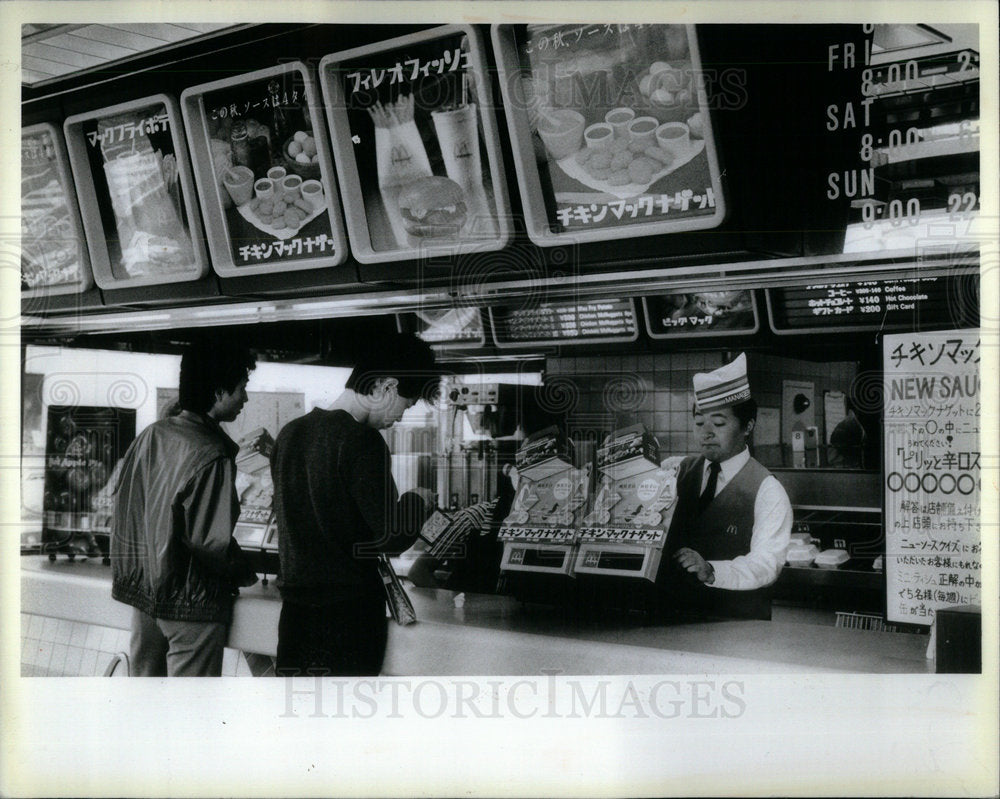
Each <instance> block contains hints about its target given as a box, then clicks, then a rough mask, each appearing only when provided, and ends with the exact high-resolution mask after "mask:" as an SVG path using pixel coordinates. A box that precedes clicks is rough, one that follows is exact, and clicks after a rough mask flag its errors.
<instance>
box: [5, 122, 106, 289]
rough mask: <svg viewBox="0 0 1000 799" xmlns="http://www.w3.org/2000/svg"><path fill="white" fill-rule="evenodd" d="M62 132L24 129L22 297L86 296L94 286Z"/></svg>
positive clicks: (43, 127)
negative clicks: (88, 290) (81, 294)
mask: <svg viewBox="0 0 1000 799" xmlns="http://www.w3.org/2000/svg"><path fill="white" fill-rule="evenodd" d="M67 159H68V156H67V154H66V145H65V144H64V143H63V140H62V132H61V131H60V130H58V129H57V128H56V127H55V125H50V124H48V123H42V124H40V125H32V126H30V127H27V128H22V129H21V296H22V297H41V296H52V295H56V294H73V293H77V292H81V291H86V290H87V289H88V288H90V287H91V286H92V285H93V282H94V278H93V274H92V273H91V271H90V259H89V258H88V257H87V248H86V247H85V246H84V238H83V223H82V222H81V220H80V209H79V207H78V206H77V204H76V194H75V192H74V190H73V182H72V178H71V177H70V172H69V161H68V160H67Z"/></svg>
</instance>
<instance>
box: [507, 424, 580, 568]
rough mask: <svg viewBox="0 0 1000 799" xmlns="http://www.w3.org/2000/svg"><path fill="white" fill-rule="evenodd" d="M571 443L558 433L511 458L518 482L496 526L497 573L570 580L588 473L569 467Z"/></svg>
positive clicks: (551, 431)
mask: <svg viewBox="0 0 1000 799" xmlns="http://www.w3.org/2000/svg"><path fill="white" fill-rule="evenodd" d="M569 447H570V442H569V441H568V440H567V439H566V437H565V436H563V435H561V434H560V433H559V431H558V429H557V428H556V427H550V428H546V429H545V430H541V431H539V432H538V433H535V434H534V435H532V436H530V437H529V438H527V439H525V441H524V442H523V443H522V444H521V447H520V448H519V449H518V451H517V454H516V456H515V465H516V466H517V470H518V475H519V480H518V486H517V492H516V493H515V494H514V500H513V501H512V502H511V508H510V513H508V514H507V518H506V519H504V521H503V524H501V526H500V533H499V535H498V538H499V539H500V540H501V541H503V542H504V548H503V557H502V559H501V561H500V568H501V569H504V570H506V571H526V572H540V573H548V574H562V575H570V574H571V573H572V568H573V562H574V559H575V555H576V546H575V545H576V538H577V531H578V529H579V527H580V523H581V521H582V520H583V513H584V512H585V511H586V506H587V498H588V496H589V495H590V467H589V465H588V466H586V467H585V468H583V469H576V468H574V467H573V466H572V465H571V464H572V461H571V457H570V456H571V452H570V449H569Z"/></svg>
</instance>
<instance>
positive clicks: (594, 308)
mask: <svg viewBox="0 0 1000 799" xmlns="http://www.w3.org/2000/svg"><path fill="white" fill-rule="evenodd" d="M490 324H491V326H492V328H493V341H494V342H495V343H496V345H497V346H498V347H501V348H503V347H518V346H521V345H523V344H596V343H607V342H616V341H621V342H629V341H635V340H636V339H637V338H639V323H638V320H637V318H636V309H635V301H634V300H631V299H624V300H623V299H607V300H594V301H593V302H584V303H576V302H546V303H542V304H541V305H539V306H537V307H533V308H517V309H512V308H490Z"/></svg>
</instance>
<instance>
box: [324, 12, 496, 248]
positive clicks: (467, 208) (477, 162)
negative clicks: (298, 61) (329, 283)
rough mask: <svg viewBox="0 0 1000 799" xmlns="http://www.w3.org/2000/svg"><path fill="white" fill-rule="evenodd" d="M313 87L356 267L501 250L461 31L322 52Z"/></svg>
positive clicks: (484, 125)
mask: <svg viewBox="0 0 1000 799" xmlns="http://www.w3.org/2000/svg"><path fill="white" fill-rule="evenodd" d="M320 83H321V86H322V89H323V98H324V100H325V102H326V108H327V118H328V119H329V123H330V130H331V132H332V140H333V146H334V150H335V152H336V155H337V169H338V172H339V175H340V183H341V187H342V188H343V191H344V196H345V198H347V199H346V200H345V208H344V211H345V213H346V216H347V229H348V234H349V235H350V238H351V247H352V250H353V252H354V255H355V257H356V258H357V259H358V260H359V261H361V262H362V263H377V262H381V261H394V260H400V259H405V258H417V257H420V256H422V255H423V254H425V253H434V254H436V255H440V254H443V253H464V252H488V251H491V250H498V249H501V248H502V247H503V246H504V245H505V244H506V243H507V241H508V240H509V238H510V230H509V223H508V216H509V208H508V202H507V196H506V180H505V178H504V173H503V164H502V161H501V158H500V147H499V140H498V137H497V131H496V124H495V121H494V113H493V101H492V99H491V91H490V83H489V77H488V73H487V71H486V67H485V62H484V59H483V52H482V44H481V42H480V38H479V34H478V33H477V32H476V31H475V30H474V29H473V28H472V27H471V26H462V25H450V26H446V27H443V28H434V29H431V30H429V31H424V32H421V33H417V34H413V35H410V36H404V37H401V38H398V39H392V40H389V41H385V42H379V43H377V44H373V45H367V46H365V47H359V48H357V49H354V50H348V51H346V52H341V53H334V54H330V55H328V56H326V57H325V58H323V60H322V61H321V62H320Z"/></svg>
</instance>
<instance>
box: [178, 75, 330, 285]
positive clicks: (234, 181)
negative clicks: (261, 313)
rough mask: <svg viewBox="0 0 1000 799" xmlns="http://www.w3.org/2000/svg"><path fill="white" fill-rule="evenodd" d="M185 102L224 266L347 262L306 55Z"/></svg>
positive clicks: (212, 237)
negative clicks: (301, 59) (303, 57)
mask: <svg viewBox="0 0 1000 799" xmlns="http://www.w3.org/2000/svg"><path fill="white" fill-rule="evenodd" d="M181 103H182V105H183V109H184V124H185V125H186V126H187V131H188V138H189V139H190V142H191V155H192V158H193V160H194V164H195V171H196V176H197V182H198V192H199V196H200V197H201V204H202V207H203V209H204V211H205V223H206V226H207V227H208V234H209V238H208V242H209V248H210V250H211V252H212V261H213V265H214V267H215V271H216V272H218V273H219V274H220V275H222V276H223V277H236V276H241V275H259V274H270V273H273V272H282V271H289V270H293V269H316V268H320V267H329V266H337V265H339V264H341V263H343V262H344V260H345V259H346V257H347V248H346V243H345V237H344V231H343V224H342V222H341V219H340V204H339V202H338V199H337V191H336V186H335V183H334V179H333V164H332V162H331V159H330V154H329V145H328V143H327V136H326V130H325V127H324V121H323V115H322V113H321V112H320V109H319V96H318V93H317V91H316V88H315V85H314V84H313V81H312V78H311V76H310V74H309V70H308V68H307V67H306V65H305V64H302V63H300V62H291V63H286V64H281V65H279V66H276V67H270V68H268V69H261V70H257V71H256V72H251V73H248V74H245V75H239V76H237V77H235V78H224V79H222V80H217V81H213V82H212V83H206V84H202V85H200V86H193V87H191V88H189V89H185V91H184V92H183V94H182V95H181Z"/></svg>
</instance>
